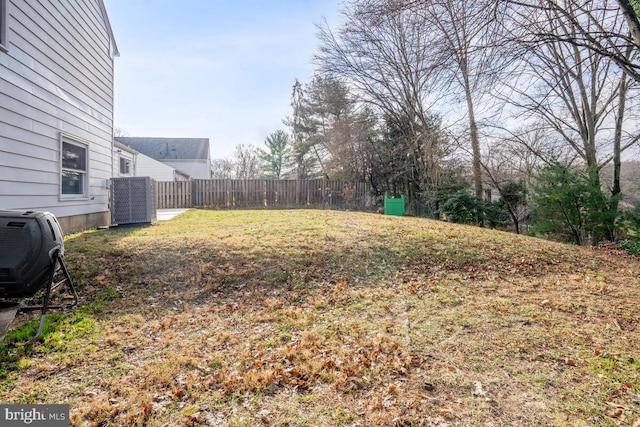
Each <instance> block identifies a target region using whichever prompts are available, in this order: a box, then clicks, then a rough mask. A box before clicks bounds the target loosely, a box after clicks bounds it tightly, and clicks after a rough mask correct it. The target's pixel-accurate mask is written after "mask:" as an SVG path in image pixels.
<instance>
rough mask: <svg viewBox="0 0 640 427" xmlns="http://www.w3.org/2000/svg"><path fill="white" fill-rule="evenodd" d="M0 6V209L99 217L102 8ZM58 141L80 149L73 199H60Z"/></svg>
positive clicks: (104, 100)
mask: <svg viewBox="0 0 640 427" xmlns="http://www.w3.org/2000/svg"><path fill="white" fill-rule="evenodd" d="M0 2H5V3H6V4H7V5H8V7H7V35H6V37H8V38H9V40H10V41H11V46H10V47H9V49H8V50H7V52H0V81H1V82H2V90H1V91H0V208H2V209H35V210H48V211H51V212H53V213H54V214H55V215H57V216H60V217H64V216H73V215H82V214H90V213H97V212H105V211H107V210H108V197H109V192H108V180H109V179H110V178H111V174H112V170H113V168H112V164H113V147H112V133H113V57H112V55H111V54H112V45H113V43H112V40H110V30H109V29H108V27H107V24H106V22H107V20H106V17H104V16H103V12H102V10H103V6H102V0H69V1H50V0H22V1H12V0H0ZM5 47H6V46H5ZM61 133H62V134H64V135H73V138H72V139H71V140H70V142H71V143H74V144H78V143H80V144H81V145H84V146H85V147H86V155H87V164H86V168H87V170H86V172H85V173H84V174H85V181H84V184H85V185H84V187H83V189H82V194H81V195H73V196H69V195H67V194H63V191H62V144H61V141H60V134H61Z"/></svg>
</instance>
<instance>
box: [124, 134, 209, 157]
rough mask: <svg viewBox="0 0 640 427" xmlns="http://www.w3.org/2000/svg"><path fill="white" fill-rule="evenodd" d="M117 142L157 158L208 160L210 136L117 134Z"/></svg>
mask: <svg viewBox="0 0 640 427" xmlns="http://www.w3.org/2000/svg"><path fill="white" fill-rule="evenodd" d="M114 139H115V140H116V141H117V142H119V143H121V144H124V145H126V146H128V147H131V148H133V149H134V150H136V151H138V152H139V153H142V154H144V155H145V156H149V157H151V158H153V159H156V160H172V159H179V160H206V159H208V158H209V138H135V137H128V136H127V137H124V136H117V137H115V138H114Z"/></svg>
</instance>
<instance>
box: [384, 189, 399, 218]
mask: <svg viewBox="0 0 640 427" xmlns="http://www.w3.org/2000/svg"><path fill="white" fill-rule="evenodd" d="M384 214H385V215H396V216H403V215H404V194H401V195H400V197H395V198H394V197H389V196H388V195H387V193H384Z"/></svg>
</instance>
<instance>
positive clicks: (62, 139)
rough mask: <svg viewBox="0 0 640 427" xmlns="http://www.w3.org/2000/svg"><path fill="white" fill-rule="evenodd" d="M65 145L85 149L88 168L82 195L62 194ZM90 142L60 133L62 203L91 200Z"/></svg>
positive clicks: (60, 193)
mask: <svg viewBox="0 0 640 427" xmlns="http://www.w3.org/2000/svg"><path fill="white" fill-rule="evenodd" d="M63 143H67V144H72V145H77V146H81V147H82V148H84V149H85V150H86V151H85V152H86V159H85V160H86V166H87V170H86V171H85V172H84V180H83V182H82V194H62V171H63V169H64V168H63V167H62V150H63ZM89 160H90V159H89V141H85V140H83V139H81V138H78V137H77V136H73V135H69V134H67V133H64V132H60V159H59V164H60V181H59V183H60V189H59V191H58V193H59V198H60V201H67V200H89V173H90V168H89Z"/></svg>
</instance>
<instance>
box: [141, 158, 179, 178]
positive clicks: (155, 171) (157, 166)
mask: <svg viewBox="0 0 640 427" xmlns="http://www.w3.org/2000/svg"><path fill="white" fill-rule="evenodd" d="M137 165H138V169H137V174H138V176H150V177H151V178H153V179H155V180H156V181H175V180H176V171H175V169H174V168H172V167H171V166H169V165H165V164H164V163H162V162H159V161H157V160H155V159H152V158H151V157H149V156H145V155H144V154H142V153H138V158H137Z"/></svg>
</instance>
